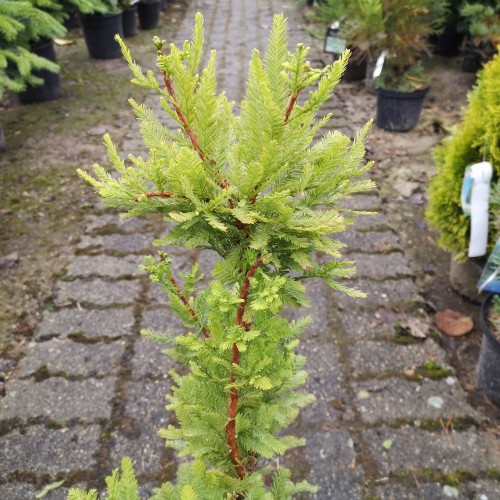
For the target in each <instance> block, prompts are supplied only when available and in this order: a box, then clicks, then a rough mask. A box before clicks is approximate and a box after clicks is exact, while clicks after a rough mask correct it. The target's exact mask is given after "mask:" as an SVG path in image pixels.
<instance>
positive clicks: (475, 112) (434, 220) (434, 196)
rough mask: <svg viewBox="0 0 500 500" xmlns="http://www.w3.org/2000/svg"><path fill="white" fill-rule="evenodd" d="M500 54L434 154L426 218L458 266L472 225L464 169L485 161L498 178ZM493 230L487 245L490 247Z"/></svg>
mask: <svg viewBox="0 0 500 500" xmlns="http://www.w3.org/2000/svg"><path fill="white" fill-rule="evenodd" d="M499 82H500V53H498V52H497V54H496V56H495V57H494V59H493V60H491V61H490V62H489V63H488V64H486V65H485V67H484V69H483V70H482V71H481V72H480V73H479V77H478V81H477V84H476V85H475V87H474V89H473V90H472V91H471V92H470V93H469V95H468V105H467V108H466V109H465V111H464V113H463V118H462V121H461V122H460V123H459V124H458V125H457V127H456V128H455V130H454V131H453V133H452V135H451V137H448V138H447V139H445V140H444V141H443V143H442V144H441V145H440V146H438V147H437V148H436V149H435V150H434V160H435V164H436V170H437V173H436V176H435V177H434V178H433V179H432V180H431V182H430V186H429V206H428V209H427V218H428V219H429V221H430V223H431V224H432V225H433V226H434V227H436V228H437V229H438V230H439V232H440V240H439V242H440V244H441V245H442V246H443V247H444V248H446V249H447V250H448V251H450V252H452V253H453V254H454V255H455V257H456V258H457V259H458V260H463V259H465V258H466V257H467V249H468V247H469V230H470V219H469V218H468V217H466V216H465V215H463V213H462V208H461V205H460V193H461V188H462V181H463V177H464V172H465V168H466V167H467V166H468V165H472V164H474V163H478V162H480V161H482V160H483V158H485V159H486V160H488V161H490V162H491V163H492V165H493V170H494V179H495V180H496V179H498V178H499V174H500V127H499V116H500V88H499ZM493 239H494V231H493V230H491V238H490V243H494V241H493Z"/></svg>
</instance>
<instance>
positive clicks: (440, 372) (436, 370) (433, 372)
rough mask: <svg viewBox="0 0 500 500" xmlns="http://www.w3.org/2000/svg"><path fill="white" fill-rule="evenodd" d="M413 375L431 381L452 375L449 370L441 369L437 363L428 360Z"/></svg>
mask: <svg viewBox="0 0 500 500" xmlns="http://www.w3.org/2000/svg"><path fill="white" fill-rule="evenodd" d="M415 373H416V374H417V375H421V376H422V377H425V378H430V379H432V380H442V379H444V378H446V377H449V376H450V375H451V374H452V372H451V370H448V369H447V368H443V367H442V366H441V365H440V364H439V363H436V362H435V361H431V360H428V361H426V362H425V363H424V364H423V365H421V366H419V367H418V368H417V370H416V372H415Z"/></svg>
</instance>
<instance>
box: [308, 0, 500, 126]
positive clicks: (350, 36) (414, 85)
mask: <svg viewBox="0 0 500 500" xmlns="http://www.w3.org/2000/svg"><path fill="white" fill-rule="evenodd" d="M313 17H314V18H315V19H319V20H322V21H326V22H328V23H332V22H334V21H335V22H337V23H338V33H339V36H340V37H341V38H342V39H343V40H345V42H346V44H347V46H349V47H350V48H351V50H353V53H354V55H355V58H354V60H353V61H351V63H350V65H349V67H348V70H347V74H346V77H347V78H348V79H349V78H352V79H361V78H364V77H365V76H366V81H367V86H368V88H373V87H376V93H377V125H379V126H380V127H381V128H383V129H386V130H393V131H407V130H411V129H412V128H413V127H415V126H416V124H417V123H418V119H419V116H420V111H421V109H422V104H423V101H424V98H425V95H426V94H427V92H428V89H429V80H428V78H427V76H426V74H425V72H424V69H423V67H422V64H421V58H422V55H423V54H430V52H431V49H432V47H433V46H432V44H431V43H430V42H431V41H432V40H433V41H436V42H437V41H440V42H444V41H445V40H448V38H449V36H448V38H445V36H444V35H445V34H446V35H449V34H450V33H455V34H456V33H457V30H462V31H467V33H468V36H467V38H466V44H467V45H466V46H467V48H468V52H467V54H468V56H467V57H464V66H467V67H471V68H472V69H473V70H474V71H476V70H477V69H479V67H480V66H481V65H482V64H483V63H484V62H485V61H487V60H488V59H490V58H491V56H492V55H493V53H494V48H495V46H496V43H498V42H499V41H500V38H499V37H500V2H499V0H483V1H482V2H475V3H468V2H464V1H463V0H460V1H451V2H450V1H449V0H437V1H432V0H404V1H401V0H354V1H347V0H327V1H325V2H321V3H318V4H317V5H316V7H315V11H314V14H313ZM443 31H444V34H443V37H439V35H440V33H442V32H443ZM459 39H460V36H459V37H458V39H457V38H456V37H455V41H456V40H459ZM445 43H448V44H449V41H448V42H445ZM443 50H444V51H445V52H448V53H452V47H451V46H449V45H448V46H446V48H445V49H443ZM377 61H378V63H379V66H381V67H382V70H381V72H380V73H379V70H377V69H376V63H377ZM379 69H380V68H379ZM374 71H375V72H376V73H375V74H376V75H377V76H378V78H376V81H374V78H373V75H374Z"/></svg>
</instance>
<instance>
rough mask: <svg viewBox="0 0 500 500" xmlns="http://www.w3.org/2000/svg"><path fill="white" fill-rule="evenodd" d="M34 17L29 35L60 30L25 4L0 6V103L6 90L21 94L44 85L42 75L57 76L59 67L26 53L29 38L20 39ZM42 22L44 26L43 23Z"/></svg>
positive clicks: (0, 147) (1, 139)
mask: <svg viewBox="0 0 500 500" xmlns="http://www.w3.org/2000/svg"><path fill="white" fill-rule="evenodd" d="M37 16H39V17H38V20H39V25H38V26H37V28H36V29H35V28H34V27H32V29H31V30H30V32H31V33H32V34H35V35H34V36H40V37H41V36H43V35H44V36H47V37H50V36H51V35H54V34H56V33H57V32H58V30H59V29H60V25H59V23H57V21H56V20H54V19H53V18H52V17H50V16H46V14H45V13H44V12H41V11H40V10H39V9H37V8H36V7H34V6H33V5H32V4H31V3H29V2H17V1H14V0H5V1H3V2H0V17H1V18H2V23H3V24H2V29H1V30H0V102H1V101H2V99H3V96H4V92H5V91H6V90H9V91H12V92H23V91H25V90H26V88H27V86H28V85H30V86H32V87H35V86H36V85H42V84H43V83H44V76H45V75H44V73H40V72H42V71H47V72H50V73H57V72H58V71H59V66H58V65H57V64H56V63H55V62H53V61H51V60H49V59H46V58H44V57H43V56H40V55H37V54H36V53H34V52H32V51H31V50H29V46H28V40H29V38H30V37H29V36H24V35H22V32H23V31H24V30H25V29H26V26H27V21H28V19H30V18H31V19H36V18H37ZM45 21H46V23H45ZM4 150H5V136H4V133H3V127H2V124H1V123H0V152H2V151H4Z"/></svg>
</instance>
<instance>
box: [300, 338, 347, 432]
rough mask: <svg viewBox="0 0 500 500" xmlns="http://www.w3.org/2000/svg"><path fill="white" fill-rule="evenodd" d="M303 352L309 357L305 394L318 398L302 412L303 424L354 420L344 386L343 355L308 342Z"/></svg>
mask: <svg viewBox="0 0 500 500" xmlns="http://www.w3.org/2000/svg"><path fill="white" fill-rule="evenodd" d="M299 352H300V354H303V355H304V356H306V357H307V362H306V365H305V370H306V371H307V372H308V374H309V376H308V378H307V382H306V384H305V386H304V390H305V391H306V392H308V393H310V394H314V396H316V401H315V402H314V403H312V404H310V405H309V406H307V407H306V408H304V409H302V410H301V413H300V415H301V419H302V421H303V422H306V423H308V424H311V425H316V424H318V423H322V422H328V423H336V422H341V421H343V420H351V419H353V418H354V415H353V412H352V409H351V408H350V405H349V404H348V395H347V393H346V391H345V389H344V386H343V385H344V375H343V372H342V368H341V366H340V360H339V354H338V352H337V351H336V349H335V348H334V346H332V345H330V344H325V343H320V342H315V341H312V340H308V341H306V342H302V343H301V345H300V348H299Z"/></svg>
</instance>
